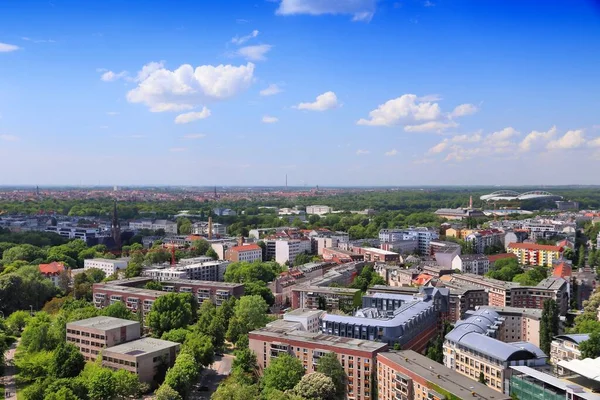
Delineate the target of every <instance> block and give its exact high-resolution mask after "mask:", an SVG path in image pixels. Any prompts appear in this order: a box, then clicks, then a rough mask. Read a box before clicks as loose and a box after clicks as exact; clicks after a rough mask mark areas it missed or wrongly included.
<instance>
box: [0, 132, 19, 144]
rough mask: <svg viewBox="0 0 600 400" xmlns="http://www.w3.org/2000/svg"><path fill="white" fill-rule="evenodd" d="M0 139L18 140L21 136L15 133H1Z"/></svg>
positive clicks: (7, 140)
mask: <svg viewBox="0 0 600 400" xmlns="http://www.w3.org/2000/svg"><path fill="white" fill-rule="evenodd" d="M0 140H4V141H5V142H16V141H17V140H19V138H18V137H17V136H14V135H6V134H0Z"/></svg>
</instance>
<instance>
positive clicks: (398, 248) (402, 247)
mask: <svg viewBox="0 0 600 400" xmlns="http://www.w3.org/2000/svg"><path fill="white" fill-rule="evenodd" d="M379 247H380V248H381V249H382V250H387V251H393V252H395V253H399V254H412V253H414V252H416V251H417V250H418V249H419V241H418V240H417V239H409V240H399V241H397V242H387V243H381V244H380V245H379Z"/></svg>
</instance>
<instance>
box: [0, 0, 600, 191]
mask: <svg viewBox="0 0 600 400" xmlns="http://www.w3.org/2000/svg"><path fill="white" fill-rule="evenodd" d="M598 43H600V2H598V1H592V0H568V1H567V0H565V1H551V0H549V1H543V2H542V1H537V0H520V1H506V0H487V1H481V0H472V1H471V0H429V1H422V0H398V1H393V0H392V1H387V0H379V1H377V0H347V1H344V0H335V1H334V0H266V1H265V0H256V1H253V2H252V1H230V0H221V1H212V2H209V1H178V2H167V1H146V2H144V3H143V5H142V3H139V2H122V1H116V0H115V1H113V0H107V1H93V0H90V1H62V0H50V1H48V0H46V1H26V0H23V1H18V2H17V1H6V0H4V1H0V171H1V175H0V184H39V185H49V184H85V185H90V184H92V185H95V184H102V185H115V184H116V185H124V184H137V185H146V184H171V185H181V184H185V185H213V184H219V185H282V184H283V183H284V182H285V174H287V175H288V179H289V182H290V184H292V185H307V186H314V185H317V184H319V185H321V186H325V185H421V184H423V185H431V184H433V185H435V184H452V185H455V184H497V185H508V184H511V185H514V184H526V185H548V184H597V183H599V182H598V179H597V178H596V176H597V174H595V173H594V172H595V171H596V170H597V167H598V165H599V163H600V139H599V138H600V96H598V93H600V67H599V65H600V48H599V47H598Z"/></svg>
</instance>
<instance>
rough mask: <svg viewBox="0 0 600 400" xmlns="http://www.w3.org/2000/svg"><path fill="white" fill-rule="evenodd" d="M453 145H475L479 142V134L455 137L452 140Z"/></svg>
mask: <svg viewBox="0 0 600 400" xmlns="http://www.w3.org/2000/svg"><path fill="white" fill-rule="evenodd" d="M451 140H452V142H454V143H477V142H479V141H481V133H479V132H478V133H475V134H473V135H456V136H454V137H453V138H452V139H451Z"/></svg>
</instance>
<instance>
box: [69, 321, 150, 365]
mask: <svg viewBox="0 0 600 400" xmlns="http://www.w3.org/2000/svg"><path fill="white" fill-rule="evenodd" d="M66 329H67V330H66V332H67V335H66V340H67V342H69V343H71V344H73V345H75V347H77V348H78V349H79V352H80V353H81V354H82V355H83V357H84V358H85V360H86V361H87V360H91V361H94V360H95V359H96V358H97V357H98V354H100V352H103V351H104V350H105V349H106V348H107V347H112V346H116V345H118V344H121V343H124V342H128V341H131V340H135V339H139V337H140V323H139V322H137V321H129V320H125V319H120V318H113V317H104V316H103V317H94V318H88V319H83V320H80V321H74V322H68V323H67V328H66Z"/></svg>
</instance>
